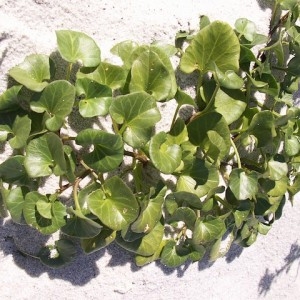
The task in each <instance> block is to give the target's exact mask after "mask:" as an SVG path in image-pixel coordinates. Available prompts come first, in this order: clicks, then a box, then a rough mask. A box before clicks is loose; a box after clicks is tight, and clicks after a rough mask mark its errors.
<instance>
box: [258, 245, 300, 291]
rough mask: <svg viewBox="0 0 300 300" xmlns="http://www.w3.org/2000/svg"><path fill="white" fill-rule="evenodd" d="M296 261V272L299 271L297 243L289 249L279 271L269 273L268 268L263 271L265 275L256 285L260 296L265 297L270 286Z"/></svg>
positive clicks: (298, 247) (299, 254)
mask: <svg viewBox="0 0 300 300" xmlns="http://www.w3.org/2000/svg"><path fill="white" fill-rule="evenodd" d="M297 261H298V269H297V275H298V271H299V269H300V245H299V244H298V241H296V242H295V243H293V244H292V245H291V248H290V253H289V254H288V255H287V256H286V257H285V258H284V264H283V265H282V266H281V268H279V269H275V271H273V272H272V271H270V270H269V268H267V269H266V270H265V274H264V275H263V277H262V278H261V279H260V281H259V284H258V293H259V295H260V296H266V295H267V293H268V292H269V291H270V290H271V287H272V284H273V283H274V281H275V280H276V278H278V277H279V276H280V275H281V274H282V273H284V272H285V273H286V274H287V273H288V272H289V271H290V269H291V267H292V265H293V264H294V263H295V262H297Z"/></svg>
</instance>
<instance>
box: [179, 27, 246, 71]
mask: <svg viewBox="0 0 300 300" xmlns="http://www.w3.org/2000/svg"><path fill="white" fill-rule="evenodd" d="M239 55H240V43H239V40H238V38H237V36H236V34H235V33H234V31H233V30H232V28H231V26H230V25H229V24H227V23H224V22H220V21H215V22H212V23H211V24H209V25H208V26H206V27H205V28H203V29H202V30H200V31H199V33H198V34H197V35H196V36H195V37H194V39H193V40H192V42H191V44H190V46H188V48H187V49H186V51H185V53H184V54H183V56H182V58H181V61H180V68H181V70H182V71H184V72H185V73H191V72H193V71H194V70H200V71H201V72H204V73H205V72H207V71H210V70H212V67H213V65H212V63H215V64H216V65H217V67H218V68H219V69H220V70H221V71H222V72H226V71H227V70H233V71H237V70H238V68H239Z"/></svg>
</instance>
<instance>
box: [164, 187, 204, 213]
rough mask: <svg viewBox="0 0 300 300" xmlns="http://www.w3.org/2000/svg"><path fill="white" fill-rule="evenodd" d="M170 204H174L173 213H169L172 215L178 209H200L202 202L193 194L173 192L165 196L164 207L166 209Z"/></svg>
mask: <svg viewBox="0 0 300 300" xmlns="http://www.w3.org/2000/svg"><path fill="white" fill-rule="evenodd" d="M172 202H175V203H176V205H175V206H174V205H173V207H175V209H174V210H173V211H169V213H170V214H171V215H172V214H173V213H174V212H175V210H176V209H177V208H178V207H181V206H183V207H191V208H196V209H201V208H202V202H201V200H200V199H199V197H198V196H196V195H195V194H194V193H189V192H175V193H171V194H169V195H167V197H166V207H168V206H169V205H170V204H171V203H172Z"/></svg>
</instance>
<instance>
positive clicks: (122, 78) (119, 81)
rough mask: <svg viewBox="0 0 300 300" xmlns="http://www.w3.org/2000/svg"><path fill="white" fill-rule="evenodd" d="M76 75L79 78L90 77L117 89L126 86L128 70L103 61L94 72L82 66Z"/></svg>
mask: <svg viewBox="0 0 300 300" xmlns="http://www.w3.org/2000/svg"><path fill="white" fill-rule="evenodd" d="M76 76H77V78H78V79H81V78H89V79H90V80H94V81H96V82H98V83H100V84H102V85H106V86H108V87H110V88H111V89H112V90H116V89H119V88H122V87H123V86H124V84H125V82H126V77H127V72H126V71H125V70H124V69H123V68H122V67H120V66H116V65H112V64H110V63H107V62H102V63H101V64H100V65H99V66H98V67H97V69H96V70H93V72H90V69H89V68H81V69H80V72H78V73H77V74H76Z"/></svg>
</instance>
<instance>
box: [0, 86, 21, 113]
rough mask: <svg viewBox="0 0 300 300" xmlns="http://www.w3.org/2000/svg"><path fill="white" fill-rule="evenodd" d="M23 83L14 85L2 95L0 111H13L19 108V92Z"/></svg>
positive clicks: (0, 96) (0, 97)
mask: <svg viewBox="0 0 300 300" xmlns="http://www.w3.org/2000/svg"><path fill="white" fill-rule="evenodd" d="M21 88H22V85H14V86H12V87H11V88H9V89H7V90H6V91H5V92H4V93H3V94H2V95H0V111H11V110H17V109H19V98H18V94H19V92H20V90H21Z"/></svg>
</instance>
